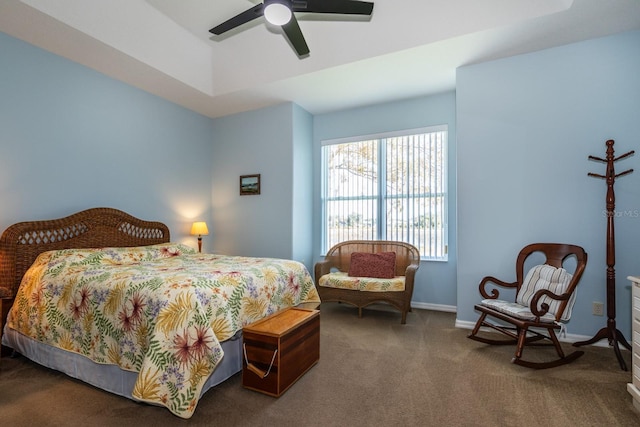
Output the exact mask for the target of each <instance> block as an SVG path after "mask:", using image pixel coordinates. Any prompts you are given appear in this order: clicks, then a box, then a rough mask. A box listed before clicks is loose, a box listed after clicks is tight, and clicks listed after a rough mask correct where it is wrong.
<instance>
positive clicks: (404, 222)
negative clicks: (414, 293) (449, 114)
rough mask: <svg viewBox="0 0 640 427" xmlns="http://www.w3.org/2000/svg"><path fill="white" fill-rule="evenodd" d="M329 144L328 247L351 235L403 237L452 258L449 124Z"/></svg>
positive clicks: (425, 254) (325, 163) (425, 251)
mask: <svg viewBox="0 0 640 427" xmlns="http://www.w3.org/2000/svg"><path fill="white" fill-rule="evenodd" d="M366 138H367V139H364V138H363V139H351V140H339V141H325V142H324V146H323V148H322V150H323V151H322V171H323V186H322V209H323V248H322V250H323V252H326V251H327V250H328V249H329V248H330V247H331V246H333V245H335V244H336V243H339V242H342V241H345V240H354V239H363V240H374V239H383V240H400V241H404V242H408V243H411V244H413V245H414V246H416V247H417V248H418V250H419V251H420V255H421V257H422V258H424V259H432V260H446V259H447V190H446V188H447V172H446V161H447V155H446V150H447V127H446V126H434V127H430V128H426V129H419V130H412V131H409V132H404V133H395V134H385V135H378V136H376V137H366Z"/></svg>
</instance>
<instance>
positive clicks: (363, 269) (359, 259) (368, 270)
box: [349, 252, 396, 279]
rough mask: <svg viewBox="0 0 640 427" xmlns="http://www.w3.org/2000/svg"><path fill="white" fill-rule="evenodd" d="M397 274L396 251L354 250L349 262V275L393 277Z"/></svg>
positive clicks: (380, 277) (379, 277)
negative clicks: (373, 252)
mask: <svg viewBox="0 0 640 427" xmlns="http://www.w3.org/2000/svg"><path fill="white" fill-rule="evenodd" d="M395 275H396V253H395V252H378V253H375V254H372V253H369V252H353V253H352V254H351V263H350V264H349V276H353V277H375V278H378V279H392V278H394V277H395Z"/></svg>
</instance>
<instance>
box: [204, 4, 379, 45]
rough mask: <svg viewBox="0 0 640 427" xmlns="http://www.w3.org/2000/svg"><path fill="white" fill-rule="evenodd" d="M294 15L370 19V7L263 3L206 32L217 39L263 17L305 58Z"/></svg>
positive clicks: (369, 5)
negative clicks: (304, 13) (322, 14)
mask: <svg viewBox="0 0 640 427" xmlns="http://www.w3.org/2000/svg"><path fill="white" fill-rule="evenodd" d="M294 12H307V13H333V14H341V15H371V13H372V12H373V3H371V2H368V1H354V0H263V2H262V3H260V4H258V5H256V6H254V7H252V8H250V9H247V10H245V11H244V12H242V13H240V14H238V15H236V16H234V17H233V18H231V19H228V20H227V21H225V22H223V23H222V24H220V25H218V26H216V27H213V28H212V29H210V30H209V32H210V33H213V34H215V35H220V34H223V33H225V32H227V31H229V30H232V29H234V28H236V27H238V26H240V25H242V24H245V23H247V22H250V21H253V20H254V19H256V18H259V17H261V16H264V17H265V19H266V20H267V21H268V22H270V23H271V24H274V25H278V26H280V27H281V28H282V31H283V33H284V35H285V36H286V37H287V39H289V42H290V43H291V45H292V46H293V48H294V49H295V51H296V52H297V54H298V56H305V55H307V54H309V47H308V46H307V42H306V41H305V39H304V36H303V35H302V31H301V30H300V26H299V25H298V21H297V19H296V17H295V15H294Z"/></svg>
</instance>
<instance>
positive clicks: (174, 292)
mask: <svg viewBox="0 0 640 427" xmlns="http://www.w3.org/2000/svg"><path fill="white" fill-rule="evenodd" d="M0 263H1V264H0V268H1V272H0V296H2V297H3V299H2V302H3V304H2V305H3V311H5V310H4V307H5V306H6V307H9V306H11V309H10V310H9V311H8V313H2V315H3V316H5V315H6V316H7V319H6V322H4V325H5V326H4V331H3V332H4V333H3V335H2V344H3V345H5V346H7V347H9V348H12V349H14V350H15V351H16V352H18V353H20V354H22V355H24V356H25V357H27V358H29V359H31V360H33V361H35V362H37V363H39V364H42V365H44V366H47V367H50V368H53V369H56V370H59V371H61V372H64V373H66V374H67V375H69V376H71V377H74V378H77V379H80V380H82V381H85V382H87V383H89V384H92V385H94V386H97V387H100V388H102V389H104V390H107V391H109V392H112V393H115V394H118V395H121V396H124V397H128V398H131V399H134V400H137V401H142V402H147V403H150V404H154V405H161V406H165V407H166V408H168V409H169V411H171V413H173V414H175V415H177V416H179V417H181V418H190V417H191V416H192V415H193V413H194V411H195V408H196V405H197V403H198V400H199V399H200V397H201V396H202V394H203V393H204V392H206V391H207V390H208V389H210V388H211V387H213V386H215V385H217V384H219V383H221V382H223V381H225V380H226V379H228V378H229V377H231V376H232V375H234V374H236V373H237V372H239V371H241V369H242V357H243V356H242V344H241V341H242V340H241V331H242V327H243V326H246V325H247V324H250V323H253V322H255V321H257V320H259V319H261V318H263V317H265V316H268V315H270V314H272V313H274V312H276V311H278V310H280V309H283V308H285V307H288V306H294V305H298V304H301V303H319V302H320V299H319V297H318V294H317V291H316V289H315V286H314V284H313V280H312V278H311V276H310V274H309V272H308V271H307V269H306V268H305V267H304V265H303V264H301V263H298V262H295V261H291V260H280V259H271V258H248V257H233V256H223V255H218V254H201V253H197V252H196V251H195V250H194V249H192V248H190V247H187V246H185V245H182V244H179V243H172V242H171V241H170V233H169V229H168V227H167V226H166V225H164V224H162V223H159V222H154V221H144V220H141V219H138V218H135V217H133V216H131V215H129V214H127V213H125V212H122V211H120V210H117V209H113V208H94V209H88V210H85V211H82V212H79V213H76V214H73V215H70V216H68V217H65V218H61V219H56V220H47V221H32V222H21V223H18V224H14V225H12V226H11V227H9V228H8V229H7V230H5V232H4V233H3V235H2V237H1V238H0Z"/></svg>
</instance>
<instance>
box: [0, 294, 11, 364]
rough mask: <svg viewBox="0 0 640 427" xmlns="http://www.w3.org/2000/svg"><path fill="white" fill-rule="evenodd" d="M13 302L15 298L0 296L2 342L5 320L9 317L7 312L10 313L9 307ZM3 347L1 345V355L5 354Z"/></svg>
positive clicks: (0, 339) (0, 333)
mask: <svg viewBox="0 0 640 427" xmlns="http://www.w3.org/2000/svg"><path fill="white" fill-rule="evenodd" d="M12 304H13V298H10V297H2V298H0V343H2V331H3V329H4V322H5V319H6V318H7V314H9V308H11V305H12ZM2 350H3V348H2V346H1V345H0V357H2V355H3V354H4V352H3V351H2Z"/></svg>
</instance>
